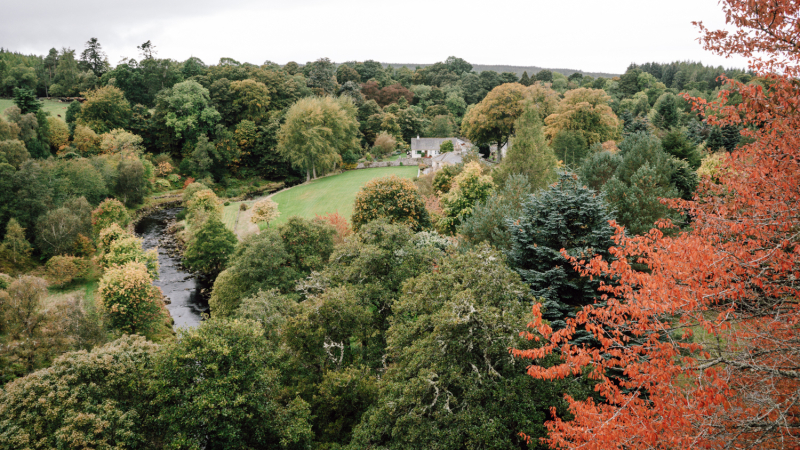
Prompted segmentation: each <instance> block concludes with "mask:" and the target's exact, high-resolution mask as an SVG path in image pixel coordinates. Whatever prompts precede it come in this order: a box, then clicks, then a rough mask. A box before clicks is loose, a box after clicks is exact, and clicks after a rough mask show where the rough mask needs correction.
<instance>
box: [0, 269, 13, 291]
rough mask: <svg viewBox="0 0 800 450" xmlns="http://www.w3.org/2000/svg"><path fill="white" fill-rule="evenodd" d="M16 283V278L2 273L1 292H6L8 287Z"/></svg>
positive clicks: (0, 275) (0, 280)
mask: <svg viewBox="0 0 800 450" xmlns="http://www.w3.org/2000/svg"><path fill="white" fill-rule="evenodd" d="M13 281H14V278H13V277H11V275H7V274H5V273H0V291H5V290H6V289H8V286H9V285H10V284H11V283H12V282H13Z"/></svg>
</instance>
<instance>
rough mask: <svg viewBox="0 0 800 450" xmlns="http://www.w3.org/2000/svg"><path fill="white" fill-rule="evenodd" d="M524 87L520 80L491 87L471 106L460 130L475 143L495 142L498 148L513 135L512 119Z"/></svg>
mask: <svg viewBox="0 0 800 450" xmlns="http://www.w3.org/2000/svg"><path fill="white" fill-rule="evenodd" d="M527 95H528V92H527V88H526V87H525V86H523V85H521V84H519V83H506V84H502V85H500V86H497V87H496V88H494V89H492V91H491V92H489V94H487V95H486V97H485V98H484V99H483V100H482V101H481V102H480V103H478V104H477V105H475V106H474V107H472V108H471V109H470V110H469V111H467V114H466V115H465V116H464V120H463V121H462V122H461V132H462V133H464V135H465V136H466V137H467V138H469V139H470V140H471V141H472V142H474V143H476V144H497V148H498V158H501V156H500V152H499V149H501V148H502V147H503V146H504V145H506V144H507V143H508V140H509V138H510V137H511V136H512V135H513V134H514V122H516V121H517V119H518V118H519V116H520V115H522V111H523V100H524V99H525V98H526V97H527Z"/></svg>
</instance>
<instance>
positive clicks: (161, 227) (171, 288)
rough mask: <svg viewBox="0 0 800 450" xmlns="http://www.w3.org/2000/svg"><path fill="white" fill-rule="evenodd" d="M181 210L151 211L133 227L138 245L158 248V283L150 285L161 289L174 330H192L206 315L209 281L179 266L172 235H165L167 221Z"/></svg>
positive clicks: (179, 260)
mask: <svg viewBox="0 0 800 450" xmlns="http://www.w3.org/2000/svg"><path fill="white" fill-rule="evenodd" d="M182 209H183V208H168V209H162V210H158V211H155V212H154V213H152V214H150V215H149V216H147V217H144V218H143V219H141V220H140V221H139V223H138V224H136V229H135V231H136V234H137V235H138V236H139V237H140V238H142V239H143V240H144V242H143V244H142V246H143V247H144V249H145V250H149V249H151V248H153V247H156V246H158V280H156V281H154V282H153V284H154V285H155V286H158V287H160V288H161V291H162V292H164V296H166V297H167V298H168V299H169V301H170V303H169V304H168V305H167V309H168V310H169V313H170V314H171V315H172V318H173V320H175V325H174V328H175V329H178V328H180V327H196V326H198V325H200V322H202V320H203V316H202V314H204V313H208V310H209V309H208V293H210V291H211V284H212V283H213V281H212V282H208V281H207V280H202V279H199V278H198V277H197V276H196V275H195V274H193V273H191V272H189V271H187V270H186V269H184V268H183V265H182V264H181V257H180V253H179V252H178V250H177V249H176V248H175V244H174V241H173V239H172V236H171V235H170V234H169V233H167V227H168V226H169V222H170V221H171V220H173V219H174V218H175V216H176V215H177V214H178V213H179V212H180V211H181V210H182Z"/></svg>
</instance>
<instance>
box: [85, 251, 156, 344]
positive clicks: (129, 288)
mask: <svg viewBox="0 0 800 450" xmlns="http://www.w3.org/2000/svg"><path fill="white" fill-rule="evenodd" d="M152 283H153V280H152V279H151V278H150V274H149V273H148V271H147V267H146V266H145V265H144V264H142V263H140V262H136V261H132V262H129V263H127V264H125V265H123V266H114V267H111V268H109V269H108V270H106V273H105V275H104V276H103V278H102V279H100V287H99V288H98V293H99V294H100V298H101V299H102V301H103V306H105V308H106V311H108V314H109V317H110V319H111V325H112V326H113V327H114V328H116V329H118V330H120V331H122V332H123V333H131V334H133V333H141V332H146V331H150V330H151V329H152V328H153V326H154V324H155V322H156V321H157V320H158V319H159V318H160V317H161V312H162V308H163V303H162V301H161V297H162V294H161V289H159V288H157V287H155V286H153V284H152Z"/></svg>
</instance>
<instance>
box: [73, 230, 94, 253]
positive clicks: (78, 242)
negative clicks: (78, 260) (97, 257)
mask: <svg viewBox="0 0 800 450" xmlns="http://www.w3.org/2000/svg"><path fill="white" fill-rule="evenodd" d="M74 247H75V248H74V251H75V256H80V257H87V256H91V255H92V253H94V250H95V249H94V246H93V245H92V240H91V239H89V238H88V237H86V236H84V235H82V234H78V237H76V238H75V246H74Z"/></svg>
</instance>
